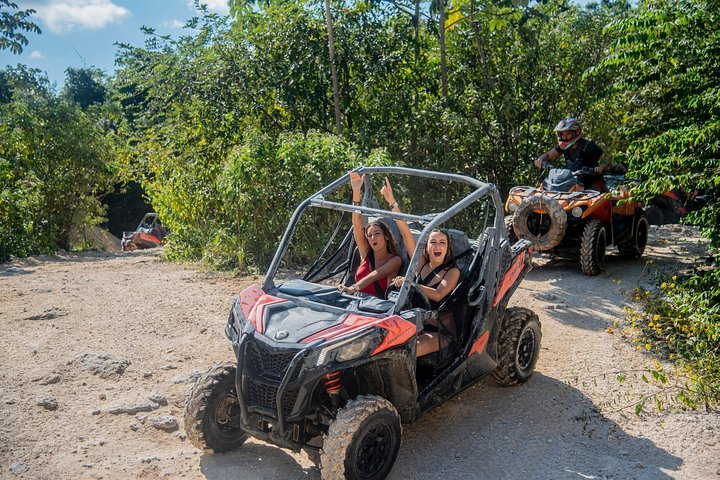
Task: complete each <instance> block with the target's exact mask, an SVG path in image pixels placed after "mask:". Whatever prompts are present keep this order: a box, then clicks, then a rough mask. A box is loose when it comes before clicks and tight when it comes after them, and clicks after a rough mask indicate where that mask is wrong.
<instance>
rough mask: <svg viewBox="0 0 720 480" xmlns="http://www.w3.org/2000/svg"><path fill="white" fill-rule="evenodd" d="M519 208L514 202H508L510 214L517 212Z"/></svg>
mask: <svg viewBox="0 0 720 480" xmlns="http://www.w3.org/2000/svg"><path fill="white" fill-rule="evenodd" d="M517 208H518V204H517V203H515V202H514V201H512V200H510V201H509V202H508V211H509V212H515V210H517Z"/></svg>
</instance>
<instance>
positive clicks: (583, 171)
mask: <svg viewBox="0 0 720 480" xmlns="http://www.w3.org/2000/svg"><path fill="white" fill-rule="evenodd" d="M573 175H574V176H576V177H577V176H578V175H595V168H593V167H582V168H581V169H580V170H575V171H574V172H573Z"/></svg>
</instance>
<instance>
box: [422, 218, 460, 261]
mask: <svg viewBox="0 0 720 480" xmlns="http://www.w3.org/2000/svg"><path fill="white" fill-rule="evenodd" d="M433 232H438V233H442V234H443V235H445V238H447V247H448V248H447V252H445V258H443V262H442V264H441V265H440V266H441V267H442V269H443V270H450V269H451V268H455V267H457V263H455V256H453V251H452V240H451V239H450V234H449V233H448V231H447V230H445V229H443V228H433V229H432V230H430V233H433ZM429 246H430V237H429V236H428V241H427V243H426V244H425V251H424V252H423V257H424V258H425V261H426V262H429V261H430V255H429V254H428V247H429Z"/></svg>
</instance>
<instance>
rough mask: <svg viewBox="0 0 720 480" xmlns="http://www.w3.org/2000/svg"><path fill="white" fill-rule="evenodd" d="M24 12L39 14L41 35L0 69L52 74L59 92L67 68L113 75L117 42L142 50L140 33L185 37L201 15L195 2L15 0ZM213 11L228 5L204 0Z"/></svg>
mask: <svg viewBox="0 0 720 480" xmlns="http://www.w3.org/2000/svg"><path fill="white" fill-rule="evenodd" d="M14 2H15V3H16V4H17V5H18V7H20V9H21V10H25V9H28V8H32V9H34V10H36V12H37V13H35V14H34V15H33V16H32V20H33V21H34V22H35V23H36V24H37V25H38V26H39V27H40V29H41V30H42V33H41V34H40V35H37V34H34V33H32V34H28V35H27V37H28V40H29V43H28V45H27V46H26V47H25V48H24V50H23V53H22V54H21V55H13V54H12V53H10V51H9V50H1V51H0V66H1V67H2V68H4V67H5V66H7V65H16V64H18V63H23V64H25V65H27V66H29V67H32V68H38V69H40V70H42V71H45V72H47V74H48V77H49V78H50V80H51V81H52V82H56V83H57V86H58V88H60V87H61V86H62V84H63V81H64V79H65V69H66V68H68V67H75V68H77V67H83V66H87V67H93V66H94V67H98V68H100V69H102V70H105V71H106V72H108V73H112V71H113V70H114V62H115V54H116V53H117V46H116V45H114V43H115V42H121V43H129V44H131V45H136V46H142V45H143V42H144V40H145V36H144V35H143V34H142V33H141V32H140V27H141V26H143V25H145V26H148V27H152V28H155V30H156V31H157V33H159V34H172V35H173V36H177V35H180V34H182V33H183V32H182V25H183V24H184V23H185V21H186V20H188V19H190V18H191V17H193V16H196V15H197V11H196V9H195V7H194V3H193V1H192V0H28V1H23V0H14ZM201 3H204V4H206V5H207V6H208V8H209V9H210V11H213V12H216V13H221V14H227V13H228V6H227V0H203V1H202V2H201Z"/></svg>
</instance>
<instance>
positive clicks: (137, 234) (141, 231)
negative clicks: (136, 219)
mask: <svg viewBox="0 0 720 480" xmlns="http://www.w3.org/2000/svg"><path fill="white" fill-rule="evenodd" d="M167 234H168V231H167V229H166V228H165V227H163V225H162V223H161V222H160V219H159V218H158V216H157V214H155V213H146V214H145V215H144V216H143V218H142V220H141V221H140V225H138V227H137V228H136V229H135V231H134V232H123V238H122V240H121V241H120V249H121V250H122V251H123V252H132V251H133V250H138V249H141V248H154V247H159V246H160V245H162V244H163V242H164V241H165V237H167Z"/></svg>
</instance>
